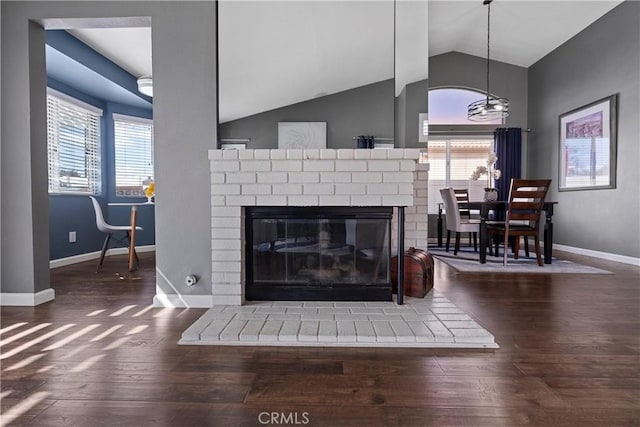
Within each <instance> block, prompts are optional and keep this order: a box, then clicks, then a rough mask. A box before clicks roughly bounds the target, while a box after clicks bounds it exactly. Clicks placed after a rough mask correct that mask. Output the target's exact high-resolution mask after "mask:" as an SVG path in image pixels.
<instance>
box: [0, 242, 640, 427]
mask: <svg viewBox="0 0 640 427" xmlns="http://www.w3.org/2000/svg"><path fill="white" fill-rule="evenodd" d="M556 255H559V256H561V257H564V258H570V259H573V260H575V261H578V262H582V263H588V264H590V265H593V266H595V267H600V268H604V269H607V270H610V271H613V272H614V273H615V274H614V275H606V276H604V275H545V274H536V275H511V276H506V275H497V274H457V273H456V272H455V271H454V270H452V269H451V268H449V267H448V266H447V265H445V264H443V263H440V262H437V263H436V266H435V270H436V280H435V288H436V289H437V290H438V291H439V292H440V293H442V294H443V295H444V296H446V297H447V298H449V299H450V300H451V301H452V302H453V303H454V304H456V305H457V306H458V307H460V308H461V309H463V310H464V311H465V312H467V313H468V314H470V315H471V316H473V317H474V318H475V319H477V320H478V321H479V322H480V323H481V324H482V325H483V326H484V327H486V328H487V329H488V330H489V331H490V332H491V333H493V334H494V336H495V339H496V342H498V343H499V344H500V347H501V348H500V349H497V350H473V349H471V350H460V349H455V350H448V349H386V348H377V349H371V348H369V349H367V348H344V349H342V348H323V347H320V348H319V347H313V348H291V347H264V348H262V347H218V346H179V345H177V342H178V340H179V339H180V335H181V333H182V332H183V331H184V330H185V329H186V328H187V327H189V325H191V324H192V323H193V322H194V321H195V320H196V319H197V318H198V317H200V316H201V315H202V313H204V311H205V310H204V309H157V308H152V307H151V301H152V298H153V296H154V293H155V268H154V261H155V260H154V257H153V254H150V253H146V254H140V257H141V260H140V264H141V266H142V268H141V269H140V271H138V272H136V273H134V274H132V275H129V273H128V272H126V257H125V256H113V257H109V258H108V259H107V260H106V261H105V268H104V271H103V272H101V273H99V274H96V273H95V272H94V268H95V262H94V261H91V262H86V263H82V264H76V265H72V266H67V267H62V268H58V269H55V270H52V287H53V288H54V289H55V291H56V299H55V301H53V302H50V303H47V304H43V305H41V306H38V307H3V308H2V312H1V321H2V323H1V325H0V333H1V334H0V340H1V347H0V351H1V353H0V370H1V371H0V372H1V377H0V379H1V381H2V387H1V394H0V396H1V397H2V404H1V410H2V422H0V424H2V425H34V426H92V427H93V426H102V425H109V426H112V425H120V426H149V425H157V426H192V425H193V426H218V425H220V426H231V425H247V426H250V425H256V426H259V425H274V424H280V425H283V424H289V425H293V424H296V423H297V424H298V425H303V424H305V425H312V426H351V425H353V426H376V425H381V426H382V425H390V426H440V425H446V426H452V425H456V426H458V425H459V426H519V425H533V426H556V425H558V426H562V425H567V426H605V425H606V426H614V425H625V426H632V425H633V426H637V425H640V269H639V268H638V267H633V266H628V265H623V264H617V263H613V262H607V261H602V260H595V259H589V258H584V257H578V256H575V255H569V254H556ZM117 273H120V274H122V275H119V274H117ZM265 421H266V422H265ZM276 422H277V423H276Z"/></svg>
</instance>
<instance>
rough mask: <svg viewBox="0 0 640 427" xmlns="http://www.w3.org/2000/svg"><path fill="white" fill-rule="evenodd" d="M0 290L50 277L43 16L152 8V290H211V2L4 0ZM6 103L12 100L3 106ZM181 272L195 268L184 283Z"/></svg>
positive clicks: (22, 289) (34, 286) (42, 283)
mask: <svg viewBox="0 0 640 427" xmlns="http://www.w3.org/2000/svg"><path fill="white" fill-rule="evenodd" d="M0 7H1V8H2V9H1V12H2V29H1V30H2V53H1V54H2V77H1V78H2V80H1V90H2V101H1V102H2V116H1V118H2V124H3V126H2V131H1V132H2V149H1V151H2V158H1V161H2V165H1V166H2V170H1V181H0V182H1V183H2V188H1V194H2V207H1V209H2V212H1V213H2V215H1V229H2V249H1V251H2V260H1V270H2V271H1V284H0V291H1V292H3V293H4V292H7V293H34V292H38V291H41V290H44V289H47V288H49V287H50V278H49V239H48V235H49V220H48V212H49V198H48V195H47V185H46V180H47V172H46V127H45V123H46V114H45V112H46V103H45V96H46V75H45V63H44V60H45V59H44V30H43V29H42V27H41V26H40V25H38V24H36V23H35V22H32V21H30V20H37V19H42V18H51V17H55V18H60V17H62V18H86V17H92V18H100V17H127V16H151V18H152V26H153V28H152V34H153V35H152V37H153V40H152V44H153V69H154V126H155V144H156V145H155V160H156V174H157V175H156V183H157V186H158V187H157V198H156V199H157V200H156V262H157V271H158V278H157V282H158V287H159V288H160V289H161V291H160V292H165V293H175V292H176V290H178V291H179V292H180V293H182V294H189V293H191V294H205V295H206V294H211V286H210V284H211V235H210V231H209V230H210V228H211V207H210V197H209V194H210V189H209V162H208V159H207V150H208V149H210V148H215V146H216V142H215V141H216V139H217V138H216V122H217V109H216V97H217V95H216V80H217V76H216V66H215V45H216V9H215V4H214V3H213V2H188V3H187V2H38V3H36V2H2V3H1V5H0ZM9 107H10V108H9ZM187 273H195V274H197V275H198V276H200V277H201V281H200V285H198V286H194V287H193V288H186V287H185V286H184V284H183V282H184V277H185V275H186V274H187Z"/></svg>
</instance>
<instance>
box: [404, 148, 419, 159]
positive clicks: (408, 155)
mask: <svg viewBox="0 0 640 427" xmlns="http://www.w3.org/2000/svg"><path fill="white" fill-rule="evenodd" d="M404 158H405V159H412V160H418V159H419V158H420V149H419V148H405V149H404Z"/></svg>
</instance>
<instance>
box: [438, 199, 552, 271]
mask: <svg viewBox="0 0 640 427" xmlns="http://www.w3.org/2000/svg"><path fill="white" fill-rule="evenodd" d="M465 204H466V206H467V207H468V208H469V210H472V211H478V212H479V214H480V233H479V234H480V236H479V240H480V242H479V245H480V264H486V262H487V248H488V247H489V235H488V233H487V221H491V220H492V218H491V217H490V215H491V214H492V213H497V212H506V211H507V209H508V208H509V202H508V201H506V200H483V201H469V202H465ZM557 204H558V202H551V201H549V202H544V205H543V207H542V209H543V211H544V212H545V222H544V237H543V242H544V263H545V264H551V255H552V252H553V221H552V218H553V210H554V206H555V205H557ZM443 212H444V204H443V203H438V221H437V231H438V235H437V237H438V247H442V213H443Z"/></svg>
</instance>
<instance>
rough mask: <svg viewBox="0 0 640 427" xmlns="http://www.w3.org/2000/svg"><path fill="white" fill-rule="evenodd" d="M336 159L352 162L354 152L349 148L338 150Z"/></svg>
mask: <svg viewBox="0 0 640 427" xmlns="http://www.w3.org/2000/svg"><path fill="white" fill-rule="evenodd" d="M337 151H338V155H337V158H338V159H341V160H353V153H354V151H355V150H353V149H351V148H339V149H338V150H337Z"/></svg>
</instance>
